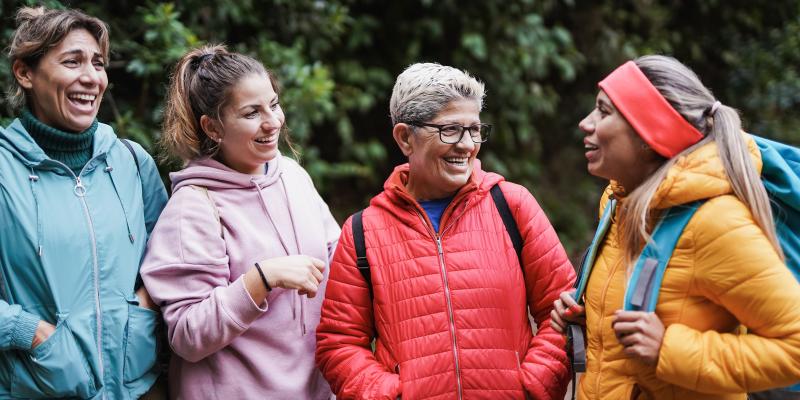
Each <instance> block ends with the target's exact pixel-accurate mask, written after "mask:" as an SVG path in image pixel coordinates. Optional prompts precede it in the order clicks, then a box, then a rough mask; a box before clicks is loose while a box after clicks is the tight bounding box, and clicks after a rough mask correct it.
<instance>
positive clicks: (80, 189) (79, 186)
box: [52, 160, 106, 399]
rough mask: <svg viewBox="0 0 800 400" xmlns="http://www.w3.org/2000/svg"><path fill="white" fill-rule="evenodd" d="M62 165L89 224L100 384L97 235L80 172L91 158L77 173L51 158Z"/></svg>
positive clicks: (101, 351) (100, 351) (103, 378)
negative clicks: (73, 183)
mask: <svg viewBox="0 0 800 400" xmlns="http://www.w3.org/2000/svg"><path fill="white" fill-rule="evenodd" d="M52 161H53V162H56V163H58V164H60V165H62V166H64V169H66V170H67V171H69V173H70V174H71V175H72V176H73V177H74V178H75V187H73V188H72V192H73V193H75V196H76V197H78V199H80V202H81V205H82V206H83V214H84V216H85V217H86V221H87V222H88V224H89V238H90V239H91V242H92V272H93V274H94V302H95V303H94V309H95V314H96V317H95V321H96V323H97V358H98V365H99V367H100V382H101V386H102V382H103V381H104V380H105V366H104V365H103V320H102V315H103V314H102V308H101V307H100V266H99V262H98V261H97V237H96V235H95V231H94V222H93V221H92V216H91V214H90V213H89V204H87V203H86V198H85V196H86V187H85V186H83V182H82V181H81V174H83V171H84V169H86V165H89V163H90V162H91V160H89V162H87V163H86V165H84V167H83V169H81V172H80V173H78V175H75V173H74V172H72V170H71V169H70V168H69V167H68V166H67V165H66V164H64V163H62V162H60V161H57V160H52ZM102 398H103V399H105V398H106V393H105V391H103V392H102Z"/></svg>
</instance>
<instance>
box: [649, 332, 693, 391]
mask: <svg viewBox="0 0 800 400" xmlns="http://www.w3.org/2000/svg"><path fill="white" fill-rule="evenodd" d="M698 335H699V332H697V331H695V330H693V329H691V328H689V327H687V326H685V325H681V324H672V325H670V326H669V327H667V330H666V331H665V332H664V339H663V340H662V341H661V350H659V352H658V365H657V366H656V377H658V379H661V380H663V381H666V382H668V383H671V384H673V385H679V386H682V387H685V388H689V389H693V388H694V387H695V386H696V384H697V379H698V375H699V373H700V371H699V370H698V367H700V366H702V365H703V348H702V347H703V346H702V343H703V341H702V339H701V338H700V337H697V336H698ZM698 343H701V345H698Z"/></svg>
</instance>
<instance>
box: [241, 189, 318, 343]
mask: <svg viewBox="0 0 800 400" xmlns="http://www.w3.org/2000/svg"><path fill="white" fill-rule="evenodd" d="M280 180H281V185H282V186H283V191H284V193H286V185H285V184H284V183H283V177H281V178H280ZM251 182H253V189H255V191H256V192H258V196H259V197H260V198H261V208H262V209H263V210H264V213H265V214H266V215H267V218H268V219H269V221H270V223H271V224H272V226H273V228H275V232H276V233H277V234H278V240H279V241H280V242H281V246H283V250H284V251H285V252H286V254H291V253H290V252H289V246H287V245H286V243H285V242H284V241H283V237H282V236H281V235H280V233H279V231H278V227H277V226H276V225H275V220H274V219H273V218H272V215H271V214H270V212H269V208H267V201H266V199H265V198H264V194H263V193H261V186H259V184H258V182H256V181H255V179H252V180H251ZM288 200H289V199H288V195H287V196H286V206H287V208H288V209H289V220H290V221H291V223H292V231H293V232H294V238H295V244H296V245H297V254H303V251H302V249H301V248H300V241H299V239H298V238H299V236H297V226H296V224H295V223H294V215H293V213H292V207H291V205H290V204H289V201H288ZM293 292H294V294H293V295H292V319H293V320H297V298H298V297H299V298H300V332H301V333H302V334H303V335H304V336H305V334H306V333H307V329H306V319H305V299H303V297H302V296H300V295H299V294H298V292H297V291H296V290H294V291H293Z"/></svg>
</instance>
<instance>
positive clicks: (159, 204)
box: [134, 144, 167, 237]
mask: <svg viewBox="0 0 800 400" xmlns="http://www.w3.org/2000/svg"><path fill="white" fill-rule="evenodd" d="M134 149H135V151H136V153H137V155H138V157H139V160H140V161H139V164H140V165H139V171H140V174H141V180H142V201H143V203H144V223H145V227H146V228H147V235H148V237H149V236H150V234H151V233H152V232H153V228H155V226H156V221H158V217H159V215H161V211H162V210H163V209H164V206H165V205H166V204H167V191H166V189H164V182H163V181H162V180H161V175H160V174H159V173H158V167H156V162H155V161H154V160H153V157H151V156H150V154H148V153H147V152H146V151H145V150H144V149H143V148H142V147H141V146H140V145H139V144H134Z"/></svg>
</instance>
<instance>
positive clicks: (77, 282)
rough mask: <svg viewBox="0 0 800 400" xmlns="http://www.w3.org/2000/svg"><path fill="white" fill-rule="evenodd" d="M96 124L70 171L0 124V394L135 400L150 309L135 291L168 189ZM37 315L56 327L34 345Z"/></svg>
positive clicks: (147, 382) (147, 349) (151, 322)
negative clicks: (81, 163) (85, 157)
mask: <svg viewBox="0 0 800 400" xmlns="http://www.w3.org/2000/svg"><path fill="white" fill-rule="evenodd" d="M134 148H135V150H136V153H137V158H138V162H139V166H140V171H141V172H140V173H141V177H139V176H138V175H139V173H138V172H137V167H136V163H135V161H134V157H133V156H132V154H131V152H130V151H129V150H128V149H127V148H126V147H125V145H124V144H123V143H122V142H120V140H119V139H117V137H116V135H115V134H114V132H113V130H112V129H111V127H110V126H108V125H105V124H99V126H98V128H97V131H96V132H95V136H94V154H93V156H92V159H91V160H90V161H89V162H88V163H87V164H86V166H85V167H84V168H83V169H82V170H81V171H80V173H79V174H78V175H77V176H76V175H75V174H74V173H73V172H72V171H71V170H70V169H69V168H68V167H67V166H66V165H64V164H62V163H60V162H58V161H55V160H53V159H50V158H49V157H47V155H46V154H45V153H44V152H43V151H42V149H41V148H39V146H38V145H37V144H36V143H35V142H34V141H33V139H32V138H31V137H30V135H28V133H27V132H26V131H25V128H23V126H22V124H21V123H20V122H19V120H15V121H14V122H13V123H12V124H11V125H10V126H8V128H6V129H5V131H2V129H1V128H0V280H2V281H0V399H2V398H54V397H71V398H98V399H129V398H138V397H139V396H141V395H142V394H143V393H144V392H146V391H147V389H149V387H150V386H152V384H153V382H154V380H155V378H156V375H157V371H156V367H155V360H156V340H155V338H156V335H155V327H156V322H157V320H158V318H159V316H158V314H157V313H155V312H153V311H150V310H147V309H144V308H141V307H139V305H138V301H137V298H136V296H135V295H134V284H135V282H136V278H137V274H138V271H139V263H140V261H141V260H142V257H143V254H144V251H145V244H146V242H147V236H148V233H149V232H150V231H151V229H152V228H153V226H154V225H155V222H156V219H157V218H158V215H159V214H160V213H161V209H162V208H163V207H164V204H165V203H166V200H167V196H166V191H165V190H164V186H163V184H162V182H161V179H160V177H159V175H158V171H157V169H156V165H155V163H154V162H153V159H152V158H151V157H150V156H149V155H148V154H147V153H146V152H145V151H144V149H142V148H141V147H140V146H139V145H136V144H134ZM39 320H45V321H47V322H50V323H51V324H53V325H55V326H56V330H55V333H53V335H52V336H50V337H49V338H48V339H47V340H46V341H45V342H44V343H42V344H41V345H39V346H38V347H36V349H34V350H31V349H30V347H31V341H32V340H33V335H34V332H35V331H36V326H37V324H38V322H39Z"/></svg>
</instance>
